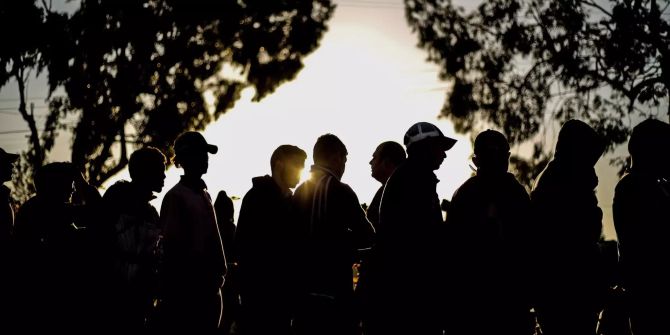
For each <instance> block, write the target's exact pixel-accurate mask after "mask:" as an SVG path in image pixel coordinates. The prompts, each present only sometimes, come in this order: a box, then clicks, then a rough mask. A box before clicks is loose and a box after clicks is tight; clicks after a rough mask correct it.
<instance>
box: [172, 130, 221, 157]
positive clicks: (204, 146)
mask: <svg viewBox="0 0 670 335" xmlns="http://www.w3.org/2000/svg"><path fill="white" fill-rule="evenodd" d="M191 151H205V152H209V153H210V154H215V153H217V152H218V151H219V148H218V147H217V146H216V145H213V144H209V143H207V141H206V140H205V137H203V136H202V134H200V133H199V132H196V131H187V132H185V133H183V134H181V135H179V137H177V139H176V140H175V141H174V152H175V154H176V155H178V156H179V155H183V154H187V153H189V152H191Z"/></svg>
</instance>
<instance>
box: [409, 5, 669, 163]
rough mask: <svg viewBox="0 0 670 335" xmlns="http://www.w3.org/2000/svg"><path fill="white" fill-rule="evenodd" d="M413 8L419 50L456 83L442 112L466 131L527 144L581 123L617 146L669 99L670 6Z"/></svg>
mask: <svg viewBox="0 0 670 335" xmlns="http://www.w3.org/2000/svg"><path fill="white" fill-rule="evenodd" d="M405 5H406V16H407V20H408V22H409V24H410V26H411V27H412V29H413V30H414V31H416V32H417V33H418V37H419V46H420V47H421V48H423V49H425V50H426V51H427V52H428V61H430V62H433V63H436V64H438V65H439V66H440V78H441V79H443V80H446V81H448V82H449V83H450V90H449V92H448V93H447V98H446V101H445V103H444V107H443V109H442V115H444V116H446V117H447V118H449V119H450V120H452V121H453V122H454V124H455V127H456V129H457V130H458V131H462V132H467V131H471V130H474V129H476V128H477V127H480V126H482V125H484V124H486V125H493V126H495V127H497V128H499V129H501V130H503V131H504V133H505V134H507V136H508V138H509V139H510V141H511V142H513V143H515V144H518V143H522V142H524V141H529V140H531V141H532V140H537V139H539V138H541V137H542V136H544V134H545V133H546V132H547V130H548V129H551V126H552V123H555V122H562V121H565V120H567V119H570V118H578V119H582V120H584V121H586V122H588V123H590V124H591V125H592V126H593V127H594V128H595V129H596V130H597V131H599V132H600V133H601V134H603V135H604V136H605V137H606V138H607V140H608V141H609V145H610V147H612V146H614V145H617V144H621V143H623V142H625V141H626V139H627V135H628V134H629V131H630V129H631V127H632V126H633V125H634V124H631V119H633V120H634V119H636V118H639V117H648V116H649V113H650V112H649V111H650V110H651V111H654V110H660V107H661V106H663V103H664V102H665V103H667V98H668V90H669V89H670V25H669V19H670V17H669V16H668V15H670V14H669V13H670V11H668V10H667V9H668V6H669V5H670V1H664V0H610V1H597V0H560V1H559V0H554V1H549V0H484V1H483V2H482V3H481V4H480V5H479V6H478V7H477V8H476V10H473V11H470V12H466V11H465V10H464V9H463V8H461V7H457V6H455V5H454V4H453V3H452V1H451V0H405ZM669 108H670V107H669ZM667 112H670V109H668V111H667ZM534 150H535V151H536V152H535V153H533V154H532V157H531V163H532V161H535V162H543V161H546V159H545V158H543V157H544V156H546V153H544V152H543V150H544V148H542V147H541V146H537V145H536V146H534ZM522 168H523V167H522Z"/></svg>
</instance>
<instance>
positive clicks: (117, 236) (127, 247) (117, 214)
mask: <svg viewBox="0 0 670 335" xmlns="http://www.w3.org/2000/svg"><path fill="white" fill-rule="evenodd" d="M165 164H166V159H165V155H163V153H162V152H160V150H158V149H156V148H153V147H146V148H142V149H139V150H136V151H135V152H133V153H132V154H131V155H130V161H129V163H128V170H129V172H130V178H131V181H130V182H128V181H124V180H122V181H118V182H116V183H115V184H114V185H112V186H110V187H109V189H107V192H105V195H104V197H103V208H104V212H105V213H107V217H106V219H107V220H108V223H109V227H108V229H107V232H108V234H110V235H109V236H110V238H111V241H110V245H109V246H110V249H111V250H110V253H109V256H110V259H109V261H110V264H109V265H110V266H111V267H112V271H111V278H109V280H110V284H111V292H113V294H111V296H110V298H111V300H112V303H111V305H112V308H110V309H109V314H110V315H109V316H110V317H111V320H113V322H110V326H111V327H112V328H114V329H116V330H118V331H120V332H130V333H142V332H144V331H145V330H146V326H147V319H148V317H149V315H150V313H151V311H152V308H153V302H154V299H156V297H157V288H158V287H157V286H158V265H159V257H160V249H159V243H160V237H161V231H160V229H159V227H158V212H157V211H156V208H154V206H152V205H151V204H150V203H149V202H150V201H151V200H153V199H155V196H154V192H160V191H161V190H162V189H163V185H164V180H165Z"/></svg>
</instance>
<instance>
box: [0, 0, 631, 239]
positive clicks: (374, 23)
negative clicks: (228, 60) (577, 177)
mask: <svg viewBox="0 0 670 335" xmlns="http://www.w3.org/2000/svg"><path fill="white" fill-rule="evenodd" d="M454 2H455V3H459V4H461V5H463V6H465V7H466V8H473V7H475V5H476V4H477V3H478V2H479V1H467V0H460V1H454ZM335 3H336V4H338V6H337V9H336V10H335V13H334V16H333V18H332V19H331V20H330V22H328V26H329V30H328V32H327V33H326V34H325V36H324V37H323V39H322V40H321V46H320V47H319V48H318V49H316V51H315V52H314V53H312V54H311V55H309V56H308V57H307V58H305V67H304V69H303V70H302V71H301V72H300V73H299V74H298V76H297V77H296V79H295V80H293V81H292V82H289V83H286V84H284V85H282V86H281V87H279V88H278V89H277V90H276V92H275V93H273V94H272V95H270V96H268V97H267V98H265V99H264V100H262V101H261V102H259V103H252V102H250V98H251V96H252V95H253V92H251V91H245V92H244V94H243V98H242V100H241V101H239V102H238V103H237V104H236V105H235V108H234V109H233V110H231V111H229V112H228V113H226V114H225V115H223V116H222V117H220V118H219V120H218V121H217V122H215V123H213V124H211V125H210V126H209V127H208V128H207V129H206V130H205V131H204V135H205V137H206V138H207V140H208V141H210V142H211V143H213V144H216V145H218V146H219V153H218V154H217V155H212V156H211V157H210V168H209V172H208V174H206V175H205V176H204V178H203V179H204V180H205V181H206V182H207V184H208V186H209V190H210V193H211V194H212V197H213V198H215V197H216V194H217V193H218V192H219V191H220V190H226V191H227V193H228V194H229V195H231V196H237V197H240V198H242V197H243V196H244V194H245V193H246V192H247V191H248V190H249V189H250V188H251V178H252V177H255V176H259V175H264V174H269V173H270V164H269V160H270V155H271V153H272V151H273V150H274V149H275V148H276V147H277V146H279V145H281V144H294V145H297V146H299V147H301V148H303V149H304V150H305V151H306V152H307V153H308V161H307V164H306V169H309V165H311V163H312V162H311V151H312V147H313V145H314V142H315V140H316V138H317V137H318V136H319V135H322V134H325V133H333V134H335V135H337V136H339V137H340V138H341V139H342V141H343V142H344V143H345V145H346V146H347V148H348V151H349V156H348V162H347V167H346V172H345V174H344V177H343V181H344V182H345V183H348V184H349V185H351V187H352V188H353V189H354V191H356V193H357V194H358V197H359V200H360V202H361V203H363V202H365V203H369V202H370V200H371V199H372V196H373V195H374V192H375V191H376V190H377V188H378V187H379V186H380V185H379V183H378V182H376V181H375V180H374V179H372V177H371V176H370V165H369V164H368V162H369V161H370V158H371V155H372V152H373V151H374V149H375V148H376V146H377V145H378V144H379V143H381V142H383V141H387V140H394V141H397V142H399V143H402V138H403V135H404V133H405V131H406V130H407V128H409V126H411V125H412V124H413V123H415V122H418V121H428V122H433V123H435V124H436V125H438V126H439V127H440V128H441V129H442V131H443V132H444V133H445V134H446V135H447V136H452V137H455V138H457V139H458V143H457V144H456V145H455V146H454V148H453V149H452V150H450V151H449V152H447V159H446V160H445V162H444V164H443V165H442V168H441V169H440V170H438V171H436V174H437V176H438V178H439V179H440V180H441V182H440V183H439V184H438V194H439V196H440V198H443V199H451V197H452V195H453V193H454V191H455V190H456V188H458V186H459V185H461V184H462V183H463V182H464V181H465V180H466V179H467V178H468V177H469V176H470V175H471V173H472V170H471V168H470V165H471V162H470V155H471V151H472V150H471V142H470V137H469V135H467V134H466V135H457V134H455V133H454V131H453V127H452V125H451V124H450V123H449V122H448V121H446V120H444V119H438V114H439V111H440V108H441V107H442V104H443V101H444V99H445V90H446V89H447V85H446V84H445V83H443V82H440V81H439V80H438V78H437V72H438V68H437V66H435V65H432V64H429V63H427V62H426V61H425V58H426V54H425V52H423V51H422V50H420V49H418V48H417V47H416V42H417V38H416V36H415V35H414V34H412V32H411V31H410V29H409V26H408V25H407V23H406V21H405V17H404V7H403V3H402V0H340V1H335ZM54 5H56V8H57V9H59V10H67V11H70V12H71V11H73V10H74V9H76V7H77V6H78V4H77V2H71V3H67V4H65V3H62V1H54ZM46 95H47V90H46V83H45V77H44V76H41V77H38V78H34V79H32V80H31V82H30V85H29V90H28V97H30V101H31V102H33V103H34V104H35V110H36V113H37V114H38V115H40V114H41V115H44V114H45V113H46V103H45V101H44V99H45V97H46ZM17 97H18V95H17V89H16V85H15V84H9V85H7V86H5V87H4V88H3V89H2V91H0V147H2V148H4V149H5V150H7V151H10V152H18V151H21V150H24V149H25V148H26V143H27V138H26V136H27V132H26V131H25V130H26V129H27V126H26V124H25V123H24V121H23V120H22V119H21V117H20V116H19V114H18V112H17V106H18V99H17ZM43 121H44V117H39V118H38V122H43ZM15 131H18V132H15ZM22 131H23V132H22ZM549 143H553V141H549ZM69 146H70V138H69V136H62V137H61V138H60V139H59V140H58V142H57V146H56V149H55V150H54V151H53V153H52V155H51V156H50V161H65V160H69V158H70V157H69V153H70V152H69V150H70V147H69ZM621 152H624V151H621V150H620V151H619V153H621ZM608 161H609V159H608V157H605V158H603V159H601V160H600V162H599V163H598V165H597V172H598V176H599V178H600V185H599V187H598V189H597V195H598V199H599V202H600V206H601V208H602V209H603V212H604V213H605V219H604V222H603V223H604V227H605V229H604V232H605V235H606V237H607V238H614V237H615V233H614V229H613V225H612V215H611V206H612V197H613V193H614V186H615V184H616V181H617V180H618V177H617V175H616V170H615V169H613V168H611V167H609V166H608ZM180 174H181V170H180V169H176V168H174V167H173V168H170V169H169V171H168V173H167V179H166V182H165V185H166V186H165V188H164V189H163V192H162V193H161V194H159V196H158V198H157V199H156V200H154V201H153V204H154V205H155V206H156V207H160V202H161V200H162V196H163V194H164V193H165V192H167V191H168V190H169V188H171V187H172V186H173V185H174V184H175V183H176V182H177V181H178V179H179V176H180ZM118 179H128V174H127V171H124V172H122V173H120V174H119V175H118V176H117V177H115V178H113V179H112V180H110V181H109V182H108V183H106V184H105V186H109V185H110V184H111V183H113V182H114V181H116V180H118ZM101 191H102V192H104V189H103V190H101ZM240 203H241V200H236V201H235V204H236V209H237V211H236V212H239V205H240Z"/></svg>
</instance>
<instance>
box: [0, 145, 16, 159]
mask: <svg viewBox="0 0 670 335" xmlns="http://www.w3.org/2000/svg"><path fill="white" fill-rule="evenodd" d="M17 159H19V155H17V154H10V153H8V152H7V151H5V149H3V148H0V162H10V163H14V162H15V161H16V160H17Z"/></svg>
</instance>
